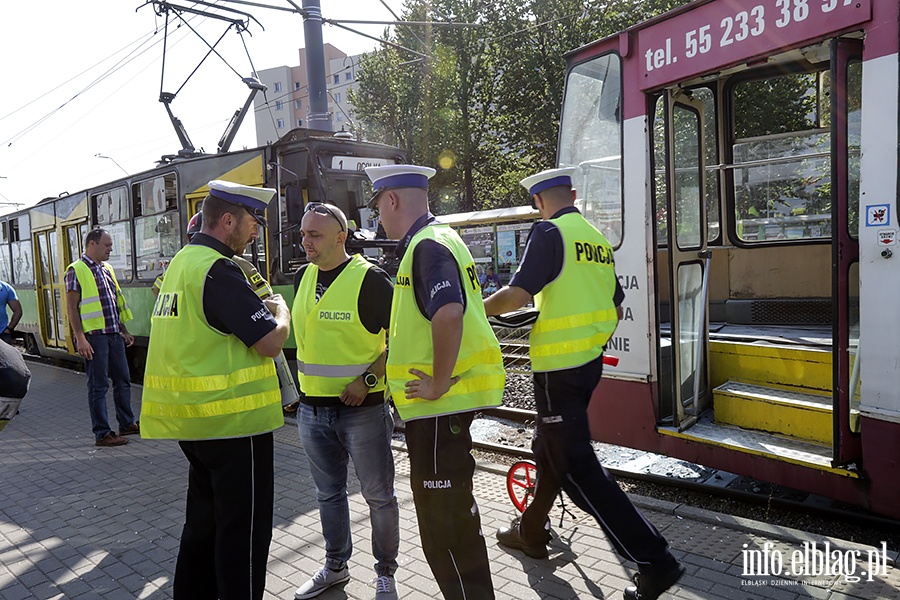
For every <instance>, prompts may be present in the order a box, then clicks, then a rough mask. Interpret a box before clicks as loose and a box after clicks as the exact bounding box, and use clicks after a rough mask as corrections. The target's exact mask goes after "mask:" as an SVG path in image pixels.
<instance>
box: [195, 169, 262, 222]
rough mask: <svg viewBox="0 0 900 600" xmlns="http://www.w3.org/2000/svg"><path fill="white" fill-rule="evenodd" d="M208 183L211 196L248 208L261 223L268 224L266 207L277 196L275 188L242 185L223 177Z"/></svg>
mask: <svg viewBox="0 0 900 600" xmlns="http://www.w3.org/2000/svg"><path fill="white" fill-rule="evenodd" d="M208 185H209V195H210V196H214V197H216V198H218V199H219V200H224V201H225V202H229V203H231V204H236V205H238V206H241V207H243V208H246V209H247V212H249V213H250V214H251V215H253V218H254V219H256V221H257V222H258V223H259V224H260V225H262V226H263V227H265V226H266V207H267V206H269V202H270V201H271V200H272V198H274V197H275V190H274V189H272V188H264V187H253V186H250V185H241V184H239V183H232V182H230V181H224V180H222V179H215V180H213V181H210V182H209V184H208Z"/></svg>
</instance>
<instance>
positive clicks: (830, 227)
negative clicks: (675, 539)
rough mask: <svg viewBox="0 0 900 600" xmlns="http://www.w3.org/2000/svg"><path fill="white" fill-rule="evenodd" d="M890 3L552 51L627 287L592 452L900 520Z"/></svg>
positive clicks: (596, 217) (712, 15)
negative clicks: (613, 449) (620, 452)
mask: <svg viewBox="0 0 900 600" xmlns="http://www.w3.org/2000/svg"><path fill="white" fill-rule="evenodd" d="M898 12H900V7H898V3H897V2H895V1H881V0H852V1H851V0H754V1H751V2H740V3H738V2H734V1H729V0H698V1H695V2H691V3H690V4H687V5H685V6H683V7H681V8H679V9H677V10H674V11H672V12H669V13H667V14H665V15H662V16H660V17H658V18H655V19H653V20H650V21H647V22H646V23H643V24H639V25H636V26H634V27H632V28H630V29H627V30H625V31H623V32H621V33H620V34H618V35H615V36H612V37H609V38H606V39H603V40H599V41H597V42H595V43H592V44H589V45H587V46H585V47H583V48H580V49H578V50H575V51H573V52H571V53H570V54H569V55H568V56H567V61H568V65H567V75H566V87H565V96H564V100H563V107H562V119H561V126H560V136H559V146H558V162H559V166H575V167H579V172H578V175H577V179H576V181H575V187H576V188H577V191H578V196H579V198H578V203H579V206H580V207H581V208H582V210H583V212H584V213H585V215H586V216H588V217H589V218H590V219H592V221H593V222H594V223H595V224H596V225H597V226H598V227H600V228H601V230H602V231H604V233H605V234H606V235H607V237H608V238H609V239H610V241H611V242H612V243H613V244H614V246H615V247H616V261H617V271H618V273H619V277H620V280H621V282H622V284H623V287H624V288H625V291H626V301H625V320H624V321H623V322H622V323H621V324H620V325H619V329H618V330H617V331H616V333H615V336H614V337H613V339H612V340H611V342H610V346H609V349H610V351H611V352H613V353H614V354H616V355H617V356H619V357H620V358H621V363H620V364H619V367H618V368H617V369H615V370H614V372H612V371H611V372H609V373H608V374H607V376H606V377H605V378H604V380H603V382H602V383H601V385H600V387H599V388H598V390H597V391H596V393H595V397H594V401H593V403H592V405H591V409H590V416H591V423H592V431H593V433H594V436H595V437H596V439H597V440H600V441H604V442H609V443H614V444H619V445H623V446H629V447H633V448H640V449H645V450H649V451H654V452H658V453H662V454H666V455H669V456H672V457H677V458H681V459H685V460H688V461H692V462H696V463H700V464H704V465H708V466H711V467H715V468H719V469H724V470H727V471H730V472H733V473H735V474H741V475H747V476H752V477H755V478H758V479H762V480H765V481H769V482H772V483H776V484H781V485H785V486H788V487H792V488H796V489H801V490H804V491H807V492H810V493H815V494H820V495H823V496H827V497H829V498H832V499H835V500H838V501H843V502H847V503H851V504H855V505H861V506H865V507H867V508H869V509H871V510H873V511H875V512H877V513H880V514H883V515H887V516H890V517H892V518H900V502H897V499H898V498H900V393H898V390H900V344H897V343H896V339H895V338H894V335H896V332H897V331H900V311H898V310H895V309H894V306H893V305H894V301H893V299H894V298H896V297H897V296H898V292H900V254H898V256H897V257H893V254H894V252H896V251H897V248H896V243H897V231H898V221H897V198H898V179H897V172H898V109H897V106H898Z"/></svg>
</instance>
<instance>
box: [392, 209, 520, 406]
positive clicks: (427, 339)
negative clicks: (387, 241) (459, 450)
mask: <svg viewBox="0 0 900 600" xmlns="http://www.w3.org/2000/svg"><path fill="white" fill-rule="evenodd" d="M426 239H430V240H435V241H437V242H438V243H440V244H441V245H443V246H444V247H445V248H447V249H449V250H450V252H451V253H452V254H453V257H454V258H455V259H456V264H457V265H459V272H460V277H461V279H462V285H463V288H464V291H465V294H466V310H465V313H464V314H463V335H462V342H461V344H460V348H459V357H458V358H457V361H456V365H455V366H454V368H453V375H454V376H459V378H460V380H459V381H458V382H457V383H456V384H455V385H453V386H451V387H450V389H449V390H448V391H447V393H446V394H444V395H443V396H441V397H440V398H438V399H437V400H423V399H421V398H415V399H407V398H406V396H405V394H404V389H405V387H406V382H407V381H409V380H411V379H413V378H414V376H413V375H411V374H410V373H409V370H410V369H418V370H420V371H423V372H424V373H427V374H428V375H431V374H432V373H433V361H434V347H433V346H432V332H431V321H429V320H428V319H426V318H425V316H424V315H423V314H422V312H421V311H420V310H419V307H418V305H417V303H416V295H415V290H414V289H413V285H412V262H413V254H414V251H415V247H416V245H417V244H419V242H421V241H422V240H426ZM390 336H391V341H390V351H389V352H388V359H387V377H388V386H389V387H390V389H391V391H392V393H393V399H394V406H396V407H397V412H398V413H399V414H400V418H402V419H403V420H404V421H410V420H413V419H419V418H424V417H432V416H437V415H444V414H452V413H459V412H465V411H469V410H473V409H476V408H484V407H488V406H499V405H500V402H501V400H502V399H503V387H504V385H505V384H506V372H505V370H504V368H503V357H502V356H501V354H500V344H499V343H498V342H497V338H496V337H495V336H494V332H493V330H492V329H491V326H490V325H489V324H488V321H487V317H486V316H485V312H484V302H483V301H482V299H481V288H480V286H479V285H478V276H477V274H476V271H475V263H474V261H473V260H472V255H471V254H470V253H469V250H468V248H466V245H465V244H464V243H463V241H462V240H461V239H460V237H459V236H458V235H457V234H456V232H454V231H453V230H452V229H451V228H450V226H449V225H441V224H436V225H429V226H426V227H424V228H423V229H422V230H421V231H419V232H418V233H416V235H414V236H413V238H412V240H411V241H410V243H409V247H408V248H407V250H406V253H405V254H404V255H403V259H402V260H401V261H400V267H399V269H398V271H397V284H396V286H395V287H394V299H393V302H392V303H391V330H390Z"/></svg>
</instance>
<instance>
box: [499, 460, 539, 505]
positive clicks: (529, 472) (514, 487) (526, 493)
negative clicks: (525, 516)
mask: <svg viewBox="0 0 900 600" xmlns="http://www.w3.org/2000/svg"><path fill="white" fill-rule="evenodd" d="M536 483H537V466H536V465H535V464H534V463H533V462H531V461H530V460H520V461H518V462H516V463H514V464H513V466H511V467H510V468H509V471H507V472H506V491H507V492H509V499H510V500H512V503H513V506H515V507H516V509H518V511H519V512H525V508H526V507H527V506H528V502H529V501H530V500H531V498H532V496H534V487H535V484H536Z"/></svg>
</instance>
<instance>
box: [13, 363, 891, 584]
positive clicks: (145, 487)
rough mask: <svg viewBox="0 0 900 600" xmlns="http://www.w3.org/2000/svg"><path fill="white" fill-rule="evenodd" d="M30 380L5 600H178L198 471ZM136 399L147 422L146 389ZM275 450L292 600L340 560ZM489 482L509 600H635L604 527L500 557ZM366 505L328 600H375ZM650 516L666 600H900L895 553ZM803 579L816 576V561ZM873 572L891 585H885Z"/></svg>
mask: <svg viewBox="0 0 900 600" xmlns="http://www.w3.org/2000/svg"><path fill="white" fill-rule="evenodd" d="M29 366H30V367H31V369H32V374H33V380H32V385H31V390H30V391H29V394H28V396H27V397H26V399H25V400H24V401H23V403H22V406H21V413H20V414H19V415H18V416H16V417H15V418H14V419H13V420H11V421H10V422H9V423H8V425H7V426H6V427H5V428H4V429H3V430H2V431H0V456H2V470H0V598H2V599H3V600H20V599H32V598H38V599H41V600H45V599H59V598H67V599H79V600H81V599H85V600H87V599H95V598H101V599H110V600H112V599H130V598H142V599H154V600H156V599H160V600H161V599H166V598H170V597H171V592H172V574H173V572H174V568H175V558H176V555H177V552H178V542H179V538H180V535H181V527H182V524H183V517H184V500H185V490H186V484H187V462H186V460H185V459H184V457H183V455H182V454H181V451H180V450H179V449H178V446H177V444H175V443H173V442H166V441H152V440H143V439H140V438H137V437H132V438H131V440H130V443H129V444H127V445H126V446H121V447H116V448H97V447H95V446H94V445H93V436H92V434H91V431H90V419H89V417H88V412H87V396H86V394H87V391H86V385H85V377H84V374H83V373H77V372H74V371H72V370H67V369H61V368H57V367H50V366H45V365H41V364H34V363H31V364H30V365H29ZM132 391H133V394H132V396H133V403H134V405H135V409H136V411H137V410H139V408H140V395H141V388H140V387H139V386H135V387H134V388H133V390H132ZM111 404H112V403H111V401H110V409H111V408H112V407H111ZM110 412H111V413H112V410H110ZM113 424H114V423H113ZM275 441H276V444H275V463H276V464H275V477H276V483H275V515H274V532H273V540H272V546H271V552H270V559H269V571H268V579H267V588H266V596H265V597H266V600H275V599H281V600H290V599H292V598H293V592H294V589H296V587H297V586H299V585H300V584H302V583H303V582H304V581H305V580H306V579H307V578H308V577H309V575H310V574H311V573H312V572H313V571H314V570H315V569H317V568H318V567H319V566H320V565H321V563H322V560H323V555H324V544H323V541H322V536H321V532H320V528H319V521H318V512H317V510H316V504H315V489H314V487H313V483H312V480H311V478H310V475H309V471H308V469H307V466H306V458H305V456H304V455H303V449H302V447H301V445H300V442H299V439H298V437H297V431H296V425H295V424H294V423H293V422H292V421H290V420H289V421H288V423H287V424H286V426H285V427H283V428H282V429H280V430H278V431H277V432H276V434H275ZM395 460H396V467H397V478H396V487H397V496H398V499H399V501H400V511H401V545H400V559H399V561H400V570H399V571H398V572H397V582H398V588H399V592H400V597H401V598H405V599H410V600H426V599H428V600H431V599H434V598H439V597H440V592H439V590H438V588H437V585H436V584H435V582H434V579H433V577H432V575H431V571H430V570H429V568H428V564H427V563H426V562H425V559H424V556H423V554H422V549H421V547H420V545H419V538H418V530H417V524H416V515H415V510H414V507H413V503H412V494H411V491H410V488H409V462H408V460H407V458H406V454H405V452H403V448H402V444H401V443H397V445H396V448H395ZM480 466H481V468H480V469H479V470H478V471H477V472H476V476H475V489H476V497H477V498H478V503H479V507H480V509H481V513H482V525H483V527H484V531H485V534H486V535H487V537H488V553H489V556H490V559H491V561H492V572H493V578H494V587H495V590H496V596H497V598H510V599H538V598H539V599H556V598H558V599H571V598H609V599H619V598H621V597H622V589H623V588H624V587H625V586H626V585H628V584H629V583H630V577H631V573H633V572H634V565H633V564H629V563H626V562H624V561H623V560H622V559H621V558H619V557H618V555H617V554H616V553H615V552H614V550H613V549H612V547H611V545H610V544H609V542H608V541H607V540H606V538H605V536H604V535H603V532H602V531H601V530H600V528H599V527H598V526H597V525H596V523H594V522H593V521H592V520H591V519H589V518H587V517H586V515H584V514H583V513H580V512H579V511H577V510H575V517H574V518H573V517H566V519H565V521H564V522H563V524H562V526H561V527H556V526H557V525H558V522H559V511H558V510H557V511H555V513H554V514H552V515H551V517H552V519H553V525H554V526H555V531H556V533H557V535H558V537H557V538H556V539H554V541H553V542H552V543H551V548H550V558H549V560H543V561H538V560H533V559H530V558H528V557H526V556H525V555H524V554H522V553H521V552H517V551H506V550H504V549H502V548H500V547H499V546H498V545H497V544H496V542H495V540H494V538H493V534H494V532H495V531H496V530H497V528H498V527H502V526H504V525H506V524H507V523H508V522H509V519H510V518H511V517H512V516H513V508H512V505H511V503H510V501H509V499H508V497H507V495H506V494H507V492H506V488H505V472H504V470H503V468H500V467H496V466H492V465H485V464H483V465H480ZM350 493H351V496H350V506H351V518H352V521H353V523H352V529H353V540H354V546H355V550H354V556H353V558H352V559H351V563H350V570H351V579H350V581H349V582H348V583H347V584H346V585H344V586H339V587H337V588H334V589H330V590H327V591H326V592H324V593H323V594H322V595H321V596H319V598H321V599H322V600H343V599H352V600H358V599H359V600H361V599H371V598H374V595H375V589H374V586H373V584H372V580H373V578H374V573H373V571H372V565H373V563H374V560H373V558H372V554H371V543H370V529H369V526H368V509H367V507H366V505H365V502H364V500H363V499H362V496H361V495H360V493H359V487H358V484H357V483H356V481H355V477H353V476H352V475H351V489H350ZM635 501H636V502H637V503H638V505H639V506H641V507H642V510H643V511H644V513H645V515H646V516H647V518H648V519H649V520H650V521H652V522H653V523H654V524H655V525H656V526H657V528H659V529H660V530H661V531H662V532H663V534H664V535H665V536H666V538H667V539H668V540H669V543H670V545H671V546H672V548H673V551H674V553H675V554H676V556H677V557H678V558H679V559H680V560H682V561H683V562H684V564H685V566H686V567H687V574H686V575H685V577H684V578H683V579H682V582H681V583H680V584H679V585H678V586H676V587H675V588H673V589H672V590H671V591H670V592H669V594H668V595H664V596H663V597H664V598H679V599H709V600H720V599H737V600H744V599H747V600H749V599H756V598H773V599H779V600H793V599H797V598H816V599H823V600H824V599H829V600H831V599H833V600H841V599H848V598H863V599H866V600H869V599H898V600H900V573H898V571H897V569H895V568H894V566H893V561H895V560H896V559H897V558H898V557H897V552H895V551H892V550H890V549H889V550H888V552H887V555H886V557H885V558H886V559H887V562H886V563H885V562H878V563H877V564H875V565H874V566H875V567H876V568H875V569H872V568H871V567H870V566H869V564H868V559H869V557H870V553H871V555H872V557H873V559H874V560H876V561H880V560H881V554H880V553H879V552H877V550H878V549H873V548H868V547H863V546H859V545H856V544H852V543H849V542H844V541H841V540H826V539H823V538H820V537H816V536H813V535H811V534H807V533H805V532H802V531H796V530H790V529H786V528H778V527H769V526H766V525H764V524H761V523H756V522H752V521H745V520H741V519H736V518H732V517H729V516H726V515H720V514H716V513H711V512H708V511H703V510H698V509H693V508H690V507H685V506H678V505H674V504H671V503H664V502H654V501H651V500H648V499H642V498H635ZM826 542H828V544H829V546H828V548H829V550H830V552H831V553H832V559H833V560H832V561H831V563H832V564H831V566H830V567H829V571H830V573H826V574H824V575H819V576H815V571H814V570H813V571H811V572H810V574H809V575H799V576H783V575H782V576H745V575H744V574H743V573H744V572H745V563H746V562H747V559H748V557H750V556H752V557H754V558H755V559H762V560H763V561H764V562H766V563H767V564H769V565H771V566H772V567H777V560H778V559H780V560H781V561H782V567H783V568H786V569H790V568H791V558H792V557H793V556H795V555H796V553H797V552H800V556H801V561H802V560H805V559H803V558H802V556H803V555H802V553H803V551H804V544H807V546H809V545H810V544H812V543H815V544H816V546H815V548H816V549H820V550H821V549H824V548H825V543H826ZM767 544H768V545H767ZM838 549H839V550H838ZM838 552H840V553H838ZM838 559H840V560H838ZM803 564H806V566H807V567H809V566H810V565H809V564H808V561H807V562H806V563H803ZM801 566H802V565H801ZM814 566H815V565H813V567H814ZM757 567H759V565H757ZM758 570H759V569H758V568H757V571H758ZM851 571H852V572H851ZM863 571H866V572H867V573H868V572H869V571H872V572H876V573H877V574H875V575H874V576H872V577H871V578H870V577H869V575H868V574H866V575H863V573H862V572H863ZM855 578H858V579H859V581H854V579H855Z"/></svg>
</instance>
